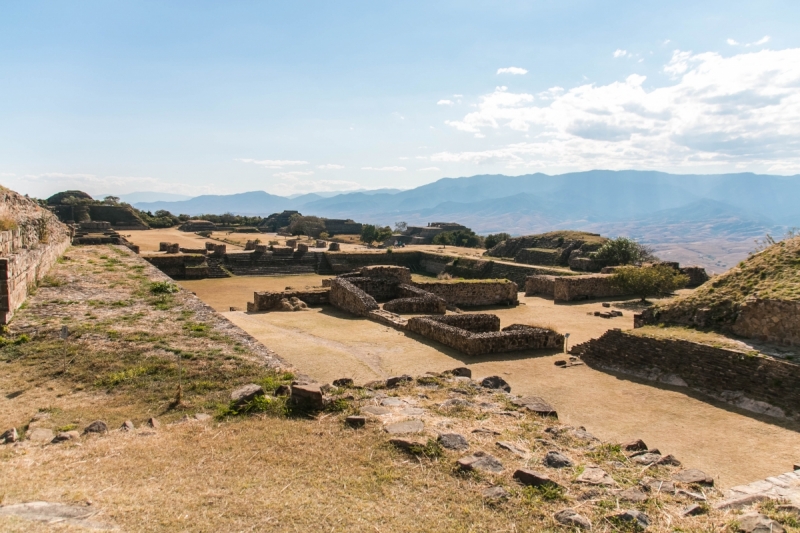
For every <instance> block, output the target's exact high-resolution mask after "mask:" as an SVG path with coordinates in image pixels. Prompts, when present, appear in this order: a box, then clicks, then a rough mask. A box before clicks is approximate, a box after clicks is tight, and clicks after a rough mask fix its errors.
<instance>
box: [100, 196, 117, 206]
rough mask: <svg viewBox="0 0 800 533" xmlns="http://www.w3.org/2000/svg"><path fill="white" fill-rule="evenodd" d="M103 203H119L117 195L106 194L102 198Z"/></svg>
mask: <svg viewBox="0 0 800 533" xmlns="http://www.w3.org/2000/svg"><path fill="white" fill-rule="evenodd" d="M103 203H106V204H109V205H117V204H119V196H106V197H105V198H103Z"/></svg>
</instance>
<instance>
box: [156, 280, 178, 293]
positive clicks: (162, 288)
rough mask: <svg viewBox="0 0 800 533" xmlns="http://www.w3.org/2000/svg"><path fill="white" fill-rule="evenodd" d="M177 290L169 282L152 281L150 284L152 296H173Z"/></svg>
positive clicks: (175, 286)
mask: <svg viewBox="0 0 800 533" xmlns="http://www.w3.org/2000/svg"><path fill="white" fill-rule="evenodd" d="M179 290H180V289H179V288H178V286H177V285H175V284H174V283H170V282H169V281H153V282H152V283H150V292H151V293H152V294H173V293H176V292H178V291H179Z"/></svg>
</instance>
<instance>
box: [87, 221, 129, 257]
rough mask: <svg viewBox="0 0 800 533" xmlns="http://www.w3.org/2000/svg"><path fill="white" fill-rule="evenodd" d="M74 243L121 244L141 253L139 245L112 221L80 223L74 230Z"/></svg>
mask: <svg viewBox="0 0 800 533" xmlns="http://www.w3.org/2000/svg"><path fill="white" fill-rule="evenodd" d="M72 244H73V245H76V246H80V245H93V244H119V245H122V246H126V247H128V248H129V249H130V250H132V251H133V252H134V253H137V254H138V253H139V246H138V245H136V244H133V243H132V242H130V241H128V239H126V238H125V237H123V236H122V235H120V234H119V233H118V232H116V231H115V230H114V229H112V227H111V223H110V222H106V221H102V220H99V221H87V222H81V223H80V224H78V226H77V228H75V229H74V230H73V234H72Z"/></svg>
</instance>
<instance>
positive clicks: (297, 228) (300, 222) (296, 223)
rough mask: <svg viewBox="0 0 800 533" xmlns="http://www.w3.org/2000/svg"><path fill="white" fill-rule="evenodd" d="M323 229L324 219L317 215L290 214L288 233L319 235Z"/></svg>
mask: <svg viewBox="0 0 800 533" xmlns="http://www.w3.org/2000/svg"><path fill="white" fill-rule="evenodd" d="M323 231H325V220H324V219H322V218H319V217H312V216H307V217H304V216H302V215H299V214H297V215H292V216H291V218H290V219H289V233H291V234H292V235H308V236H309V237H314V238H316V237H319V235H320V234H321V233H322V232H323Z"/></svg>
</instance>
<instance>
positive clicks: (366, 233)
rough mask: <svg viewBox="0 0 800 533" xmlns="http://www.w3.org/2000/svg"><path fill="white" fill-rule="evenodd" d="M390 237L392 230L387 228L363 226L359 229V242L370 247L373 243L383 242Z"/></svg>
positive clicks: (370, 225)
mask: <svg viewBox="0 0 800 533" xmlns="http://www.w3.org/2000/svg"><path fill="white" fill-rule="evenodd" d="M391 236H392V228H390V227H389V226H384V227H380V226H374V225H372V224H364V225H363V226H362V227H361V242H363V243H365V244H367V245H370V246H371V245H372V243H373V242H375V241H379V242H382V241H385V240H386V239H388V238H389V237H391Z"/></svg>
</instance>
